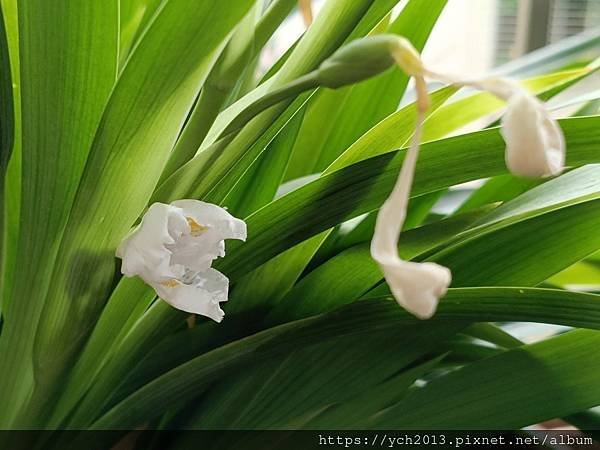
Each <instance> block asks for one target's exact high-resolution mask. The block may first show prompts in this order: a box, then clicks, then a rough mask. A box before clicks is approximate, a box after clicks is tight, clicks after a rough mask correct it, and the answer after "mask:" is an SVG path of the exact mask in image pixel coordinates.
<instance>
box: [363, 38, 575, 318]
mask: <svg viewBox="0 0 600 450" xmlns="http://www.w3.org/2000/svg"><path fill="white" fill-rule="evenodd" d="M392 42H393V45H392V48H391V49H390V54H391V56H392V57H393V59H394V61H395V62H396V64H397V65H398V66H399V67H400V68H401V69H402V70H403V71H404V72H405V73H407V74H408V75H410V76H412V77H414V79H415V84H416V91H417V120H416V126H415V132H414V134H413V139H412V143H411V146H410V148H409V149H408V151H407V153H406V157H405V158H404V161H403V163H402V169H401V171H400V175H399V176H398V180H397V181H396V185H395V186H394V189H393V191H392V193H391V194H390V196H389V198H388V199H387V200H386V201H385V203H384V204H383V205H382V207H381V208H380V210H379V212H378V215H377V222H376V224H375V232H374V233H373V239H372V241H371V256H372V257H373V259H374V260H375V261H376V262H377V263H378V264H379V266H380V267H381V270H382V272H383V274H384V277H385V279H386V281H387V284H388V286H389V287H390V291H391V292H392V294H393V296H394V298H395V299H396V301H397V302H398V303H399V304H400V305H401V306H402V307H404V308H405V309H406V310H407V311H409V312H410V313H412V314H414V315H415V316H417V317H419V318H421V319H427V318H430V317H431V316H432V315H433V314H434V313H435V311H436V309H437V305H438V302H439V299H440V298H441V297H442V296H443V295H444V294H445V293H446V290H447V288H448V286H449V285H450V282H451V279H452V275H451V272H450V270H449V269H448V268H446V267H443V266H440V265H438V264H436V263H433V262H424V263H415V262H410V261H403V260H402V259H401V258H400V257H399V255H398V240H399V236H400V232H401V230H402V225H403V223H404V219H405V217H406V211H407V207H408V202H409V198H410V190H411V186H412V181H413V177H414V172H415V167H416V163H417V159H418V154H419V146H420V141H421V131H422V126H423V121H424V113H425V111H426V110H427V108H428V107H429V96H428V93H427V89H426V85H425V80H424V78H425V76H429V77H432V78H435V79H437V80H439V81H442V82H446V83H450V84H455V85H459V86H472V87H476V88H478V89H481V90H484V91H488V92H490V93H492V94H493V95H495V96H497V97H499V98H501V99H502V100H504V101H506V102H507V103H508V108H507V111H506V113H505V115H504V117H503V119H502V129H501V133H502V136H503V137H504V140H505V142H506V152H505V159H506V165H507V167H508V168H509V170H510V171H511V172H513V173H515V174H517V175H521V176H529V177H544V176H549V175H556V174H558V173H560V172H561V171H562V169H563V164H564V159H565V157H564V155H565V140H564V136H563V134H562V131H561V129H560V127H559V126H558V124H557V123H556V121H554V120H553V119H551V118H550V116H549V114H548V112H547V110H546V109H545V107H544V104H543V103H541V102H540V101H539V100H538V99H537V98H536V97H535V96H533V95H531V94H530V93H529V92H527V91H526V90H525V89H523V88H522V87H520V86H519V85H518V84H516V83H514V82H512V81H509V80H505V79H501V78H494V77H486V78H479V79H472V80H469V79H466V78H460V77H452V76H447V75H440V74H438V73H435V72H433V71H431V70H429V69H428V68H426V67H425V66H424V64H423V62H422V60H421V58H420V56H419V54H418V52H417V51H416V50H415V49H414V47H412V45H411V44H410V42H409V41H407V40H406V39H404V38H401V37H397V38H396V39H395V40H393V41H392Z"/></svg>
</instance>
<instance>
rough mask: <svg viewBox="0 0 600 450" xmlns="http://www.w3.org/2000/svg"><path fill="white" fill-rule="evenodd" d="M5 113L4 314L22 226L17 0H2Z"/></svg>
mask: <svg viewBox="0 0 600 450" xmlns="http://www.w3.org/2000/svg"><path fill="white" fill-rule="evenodd" d="M0 5H1V7H2V13H1V17H0V20H1V21H2V24H1V28H2V29H1V30H0V31H1V33H2V36H1V37H0V45H1V51H2V53H1V55H2V57H1V59H2V68H3V71H2V81H1V88H0V89H1V92H2V94H1V101H2V107H1V111H2V112H1V116H0V133H1V148H0V152H1V155H0V316H1V315H2V310H3V309H5V308H6V306H7V303H8V294H9V292H10V290H11V285H12V278H13V268H14V261H15V258H16V243H17V239H18V234H17V233H18V228H19V223H18V222H19V209H20V194H21V186H20V184H21V119H20V118H21V98H20V81H19V79H20V73H19V42H18V21H19V18H18V14H17V3H16V1H15V0H4V1H2V2H0Z"/></svg>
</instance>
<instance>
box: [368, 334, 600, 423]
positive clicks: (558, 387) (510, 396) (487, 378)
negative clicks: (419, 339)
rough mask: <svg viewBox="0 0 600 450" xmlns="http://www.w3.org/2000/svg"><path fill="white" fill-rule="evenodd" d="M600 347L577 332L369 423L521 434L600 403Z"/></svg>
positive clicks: (480, 366) (502, 359) (452, 381)
mask: <svg viewBox="0 0 600 450" xmlns="http://www.w3.org/2000/svg"><path fill="white" fill-rule="evenodd" d="M599 344H600V333H599V332H598V331H588V330H577V331H572V332H570V333H566V334H563V335H560V336H557V337H555V338H552V339H549V340H547V341H544V342H540V343H537V344H533V345H526V346H523V347H520V348H517V349H514V350H510V351H508V352H506V353H503V354H500V355H498V356H495V357H492V358H488V359H484V360H482V361H478V362H475V363H473V364H469V365H468V366H466V367H463V368H462V369H460V370H457V371H454V372H452V373H450V374H448V375H445V376H443V377H440V378H438V379H436V380H433V381H431V382H430V383H428V384H427V385H426V386H425V387H424V388H422V389H414V390H413V391H412V392H411V393H410V395H408V396H407V397H406V398H405V399H404V400H402V401H401V402H399V403H398V404H396V405H394V406H393V407H391V408H388V409H386V410H384V411H382V412H381V413H380V414H378V415H375V416H373V418H372V419H371V420H369V421H366V422H364V423H363V424H362V425H363V426H364V427H369V428H371V427H376V428H384V429H397V428H406V429H414V428H418V429H463V428H464V426H465V424H469V427H471V428H473V429H488V430H489V429H518V428H522V427H525V426H527V425H532V424H534V423H539V422H543V421H545V420H548V419H553V418H555V417H561V416H566V415H568V414H572V413H576V412H579V411H581V410H582V409H586V408H590V407H592V406H596V405H597V404H598V403H600V384H598V380H597V376H596V374H597V372H598V370H599V369H600V356H599V355H598V352H597V351H596V349H597V347H598V345H599ZM549 398H552V401H548V399H549ZM507 411H510V414H507Z"/></svg>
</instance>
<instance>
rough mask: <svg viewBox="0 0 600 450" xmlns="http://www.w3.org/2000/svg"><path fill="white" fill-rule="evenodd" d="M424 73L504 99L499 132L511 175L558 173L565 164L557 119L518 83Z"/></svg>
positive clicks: (524, 175) (499, 79)
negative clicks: (504, 109)
mask: <svg viewBox="0 0 600 450" xmlns="http://www.w3.org/2000/svg"><path fill="white" fill-rule="evenodd" d="M425 72H426V74H427V75H428V76H430V77H432V78H435V79H437V80H439V81H442V82H446V83H449V84H455V85H459V86H471V87H474V88H476V89H479V90H482V91H486V92H489V93H490V94H492V95H495V96H496V97H498V98H500V99H501V100H504V101H505V102H507V108H506V112H505V113H504V115H503V116H502V120H501V128H500V133H501V134H502V137H503V138H504V141H505V142H506V152H505V160H506V166H507V167H508V169H509V170H510V171H511V172H512V173H514V174H515V175H519V176H523V177H530V178H541V177H547V176H553V175H558V174H560V173H561V172H562V170H563V168H564V164H565V153H566V143H565V138H564V135H563V132H562V130H561V128H560V126H559V125H558V122H557V121H556V120H554V119H553V118H552V117H550V113H549V112H548V110H547V109H546V107H545V105H544V103H542V102H541V101H540V100H538V99H537V97H535V96H534V95H533V94H531V93H530V92H529V91H527V90H526V89H524V88H523V87H522V86H520V85H519V84H517V83H515V82H513V81H511V80H507V79H503V78H498V77H483V78H476V79H468V78H460V77H457V76H448V75H442V74H439V73H436V72H433V71H430V70H426V71H425Z"/></svg>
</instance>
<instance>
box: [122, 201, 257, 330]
mask: <svg viewBox="0 0 600 450" xmlns="http://www.w3.org/2000/svg"><path fill="white" fill-rule="evenodd" d="M225 239H240V240H245V239H246V224H245V223H244V221H243V220H240V219H236V218H235V217H233V216H232V215H231V214H229V213H228V212H227V211H226V210H225V209H223V208H221V207H219V206H217V205H212V204H210V203H204V202H201V201H198V200H178V201H176V202H173V203H171V204H170V205H166V204H164V203H154V204H153V205H152V206H150V208H149V209H148V211H147V212H146V214H145V215H144V217H143V218H142V221H141V223H140V224H139V225H138V226H137V227H136V228H135V229H134V230H133V231H132V232H131V233H130V234H129V235H128V236H127V237H125V239H123V241H122V242H121V245H120V246H119V248H118V249H117V256H118V257H119V258H121V259H122V260H123V261H122V265H121V272H122V273H123V275H125V276H127V277H133V276H136V275H137V276H139V277H140V278H141V279H142V280H144V281H145V282H146V283H147V284H149V285H150V286H152V287H153V288H154V290H155V291H156V293H157V294H158V296H159V297H160V298H162V299H163V300H165V301H166V302H167V303H169V304H170V305H172V306H173V307H175V308H177V309H181V310H183V311H186V312H189V313H195V314H201V315H203V316H207V317H210V318H211V319H213V320H215V321H217V322H220V321H221V320H222V319H223V316H224V312H223V311H222V310H221V308H220V307H219V303H220V302H225V301H227V295H228V288H229V280H228V279H227V277H226V276H224V275H223V274H222V273H220V272H219V271H217V270H215V269H213V268H212V267H211V265H212V262H213V261H214V260H215V259H216V258H218V257H222V256H225V243H224V240H225Z"/></svg>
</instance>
